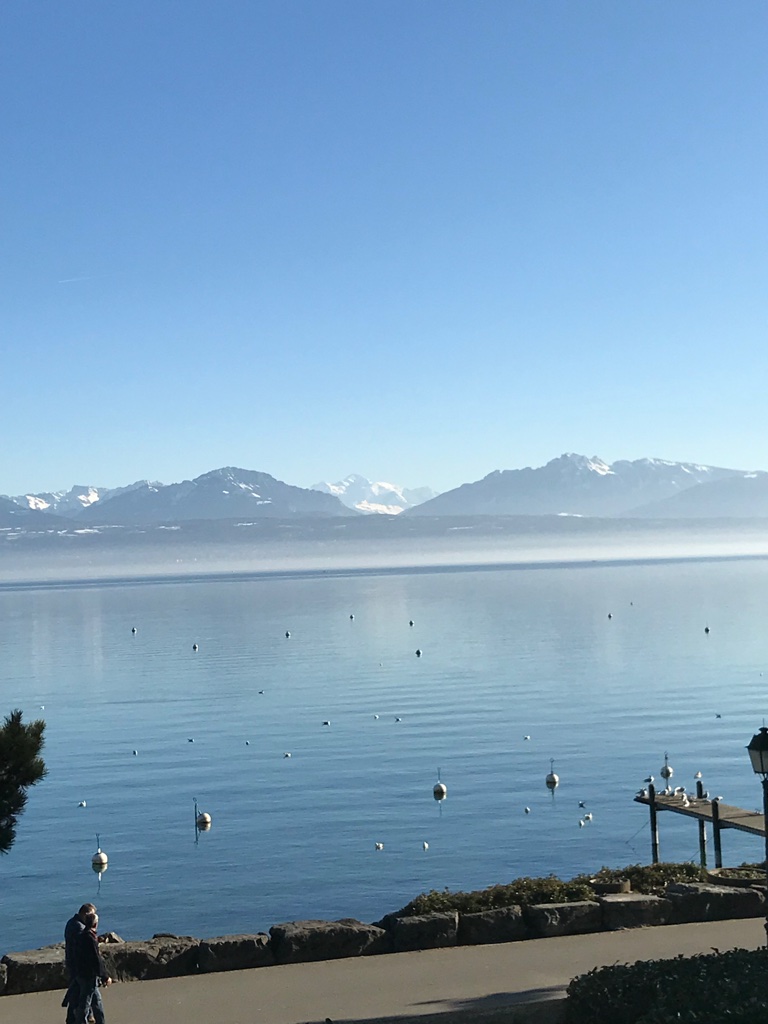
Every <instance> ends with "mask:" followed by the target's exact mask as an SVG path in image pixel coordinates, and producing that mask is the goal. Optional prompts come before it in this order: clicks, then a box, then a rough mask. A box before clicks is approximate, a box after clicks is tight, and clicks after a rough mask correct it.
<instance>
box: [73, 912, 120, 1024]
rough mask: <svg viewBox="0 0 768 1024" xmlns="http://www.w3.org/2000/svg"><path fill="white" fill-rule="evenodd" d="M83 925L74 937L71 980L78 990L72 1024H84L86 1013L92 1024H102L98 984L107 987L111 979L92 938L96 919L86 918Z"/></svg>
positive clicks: (91, 915) (95, 940) (101, 1007)
mask: <svg viewBox="0 0 768 1024" xmlns="http://www.w3.org/2000/svg"><path fill="white" fill-rule="evenodd" d="M84 924H85V928H84V930H83V931H82V932H81V934H80V935H79V936H78V938H77V940H76V942H75V948H74V968H75V977H76V979H77V987H78V990H79V991H78V1001H77V1007H76V1009H75V1020H74V1024H86V1022H87V1020H88V1016H89V1014H90V1013H93V1016H94V1018H95V1021H96V1024H104V1022H105V1018H104V1004H103V1003H102V1001H101V993H100V992H99V983H101V984H102V985H111V984H112V979H111V978H110V976H109V974H108V973H107V968H106V965H105V963H104V961H103V959H102V957H101V954H100V953H99V940H98V936H97V934H96V929H97V928H98V926H99V915H98V914H96V913H95V912H94V911H92V912H90V913H88V914H86V916H85V921H84Z"/></svg>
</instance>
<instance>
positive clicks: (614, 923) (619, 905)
mask: <svg viewBox="0 0 768 1024" xmlns="http://www.w3.org/2000/svg"><path fill="white" fill-rule="evenodd" d="M598 903H599V904H600V906H601V908H602V912H603V928H605V929H606V931H618V929H620V928H642V927H644V926H647V925H657V924H667V922H668V921H669V918H670V915H671V912H672V908H671V906H670V902H669V900H666V899H664V897H663V896H646V895H644V894H642V893H639V892H627V893H616V894H609V895H607V896H601V897H600V899H599V900H598Z"/></svg>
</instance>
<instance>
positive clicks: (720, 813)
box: [635, 784, 765, 868]
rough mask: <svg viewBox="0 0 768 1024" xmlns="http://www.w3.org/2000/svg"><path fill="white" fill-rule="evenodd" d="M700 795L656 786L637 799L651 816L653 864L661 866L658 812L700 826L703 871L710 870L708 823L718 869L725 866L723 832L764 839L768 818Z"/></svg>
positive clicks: (642, 793) (650, 787)
mask: <svg viewBox="0 0 768 1024" xmlns="http://www.w3.org/2000/svg"><path fill="white" fill-rule="evenodd" d="M697 790H698V791H699V792H698V795H697V796H693V795H692V794H690V793H687V794H675V793H672V794H665V793H657V792H656V790H655V789H654V787H653V785H649V786H648V789H647V790H643V791H642V792H641V793H638V794H637V796H636V797H635V803H638V804H645V805H646V806H647V807H649V808H650V812H651V854H652V859H653V863H654V864H658V862H659V829H658V822H657V820H656V814H657V812H658V811H672V812H674V813H675V814H683V815H685V816H686V817H687V818H695V819H696V821H697V822H698V824H699V853H700V857H701V865H702V867H706V866H707V836H706V826H707V823H710V824H711V825H712V833H713V838H714V845H715V866H716V867H718V868H721V867H722V866H723V857H722V850H721V846H720V832H721V830H722V829H724V828H735V829H738V830H739V831H740V832H749V833H750V834H751V835H753V836H763V838H765V815H763V814H761V813H760V812H759V811H747V810H745V808H743V807H734V806H733V805H732V804H726V803H723V801H722V800H710V799H709V798H708V797H705V796H704V795H703V794H702V793H701V786H700V784H699V785H698V786H697Z"/></svg>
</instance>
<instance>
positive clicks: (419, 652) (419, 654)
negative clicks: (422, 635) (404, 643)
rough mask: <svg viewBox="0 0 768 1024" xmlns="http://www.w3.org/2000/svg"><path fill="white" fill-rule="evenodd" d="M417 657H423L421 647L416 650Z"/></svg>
mask: <svg viewBox="0 0 768 1024" xmlns="http://www.w3.org/2000/svg"><path fill="white" fill-rule="evenodd" d="M416 657H417V658H420V657H421V648H420V647H417V648H416Z"/></svg>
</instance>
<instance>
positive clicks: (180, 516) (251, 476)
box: [0, 452, 768, 531]
mask: <svg viewBox="0 0 768 1024" xmlns="http://www.w3.org/2000/svg"><path fill="white" fill-rule="evenodd" d="M362 513H385V514H388V515H398V516H400V515H402V516H405V517H406V518H410V517H412V516H427V517H449V516H452V517H464V518H467V517H473V516H588V517H597V518H636V519H654V518H656V519H706V518H710V519H711V518H768V473H766V472H745V471H744V470H738V469H727V468H724V467H719V466H707V465H701V464H698V463H692V462H672V461H669V460H666V459H649V458H646V459H636V460H634V461H629V460H619V461H617V462H613V463H607V462H605V461H604V460H602V459H600V458H598V457H597V456H593V457H592V458H588V457H587V456H584V455H578V454H575V453H573V452H570V453H566V454H564V455H561V456H559V457H558V458H555V459H552V460H551V461H549V462H548V463H547V464H546V465H544V466H540V467H538V468H531V467H526V468H525V469H511V470H496V471H494V472H493V473H489V474H488V475H487V476H485V477H483V478H482V479H481V480H477V481H475V482H474V483H466V484H462V485H461V486H460V487H456V488H454V489H453V490H450V491H446V492H444V493H443V494H439V495H434V492H432V491H430V489H429V488H416V489H411V490H409V489H406V488H402V487H398V486H397V485H395V484H389V483H384V482H377V483H372V482H371V481H370V480H367V479H366V478H365V477H362V476H360V475H358V474H351V475H350V476H348V477H345V478H344V479H343V480H341V481H339V482H338V483H335V484H332V483H323V484H317V485H316V486H315V487H314V488H304V487H295V486H293V485H291V484H287V483H284V482H283V481H280V480H277V479H276V478H275V477H273V476H270V475H269V474H268V473H262V472H258V471H256V470H247V469H238V468H235V467H232V466H228V467H224V468H222V469H215V470H211V471H210V472H208V473H203V474H202V475H201V476H198V477H196V478H195V479H194V480H183V481H181V482H180V483H174V484H161V483H157V482H150V481H147V480H141V481H138V482H136V483H133V484H130V485H128V486H126V487H116V488H100V487H93V486H76V487H73V488H71V489H70V490H69V491H56V492H53V491H52V492H44V493H41V494H24V495H20V496H18V497H15V498H12V497H8V496H0V528H2V529H5V530H10V531H13V530H15V529H27V528H30V529H34V528H35V527H37V528H38V529H48V530H56V529H57V528H58V529H60V528H61V526H62V524H63V525H64V526H66V524H67V522H69V523H71V522H72V521H75V522H76V523H78V524H80V525H82V526H83V527H85V528H90V527H92V526H102V525H115V526H131V525H135V526H141V525H148V524H161V523H173V522H184V521H193V520H201V521H202V520H218V519H233V520H237V519H242V520H243V521H244V522H250V521H252V520H263V519H266V518H269V519H301V518H305V519H312V518H316V517H338V516H346V517H349V516H360V515H361V514H362ZM374 518H375V517H374Z"/></svg>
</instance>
